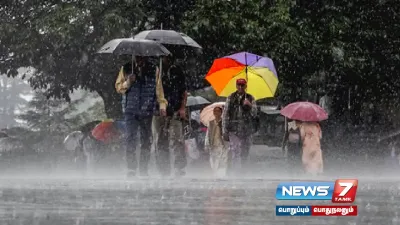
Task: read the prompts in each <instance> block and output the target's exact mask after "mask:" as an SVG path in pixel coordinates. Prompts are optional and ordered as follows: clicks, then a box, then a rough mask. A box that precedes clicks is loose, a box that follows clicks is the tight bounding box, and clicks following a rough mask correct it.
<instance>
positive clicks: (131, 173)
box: [126, 170, 136, 178]
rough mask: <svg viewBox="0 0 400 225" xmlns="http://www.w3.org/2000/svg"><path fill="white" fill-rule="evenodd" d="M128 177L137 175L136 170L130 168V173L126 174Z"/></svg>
mask: <svg viewBox="0 0 400 225" xmlns="http://www.w3.org/2000/svg"><path fill="white" fill-rule="evenodd" d="M126 177H127V178H133V177H136V172H135V171H134V170H129V171H128V173H127V174H126Z"/></svg>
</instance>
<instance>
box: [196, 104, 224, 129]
mask: <svg viewBox="0 0 400 225" xmlns="http://www.w3.org/2000/svg"><path fill="white" fill-rule="evenodd" d="M224 106H225V102H216V103H213V104H211V105H209V106H207V107H205V108H204V109H203V111H201V113H200V121H201V122H202V123H203V124H204V126H206V127H208V124H209V123H210V121H212V120H214V119H215V116H214V108H215V107H221V108H223V107H224Z"/></svg>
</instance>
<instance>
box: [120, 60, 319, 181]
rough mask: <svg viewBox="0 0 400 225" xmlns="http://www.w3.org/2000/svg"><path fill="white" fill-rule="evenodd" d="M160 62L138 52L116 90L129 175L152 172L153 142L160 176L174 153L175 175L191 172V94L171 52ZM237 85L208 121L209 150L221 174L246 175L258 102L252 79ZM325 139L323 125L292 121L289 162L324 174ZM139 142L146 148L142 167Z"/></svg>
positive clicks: (213, 165)
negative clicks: (187, 129)
mask: <svg viewBox="0 0 400 225" xmlns="http://www.w3.org/2000/svg"><path fill="white" fill-rule="evenodd" d="M161 65H162V66H161V69H160V68H159V67H158V66H157V65H156V64H154V63H151V62H150V61H149V60H148V58H146V57H138V56H137V57H136V59H135V62H134V63H128V64H126V65H124V66H123V67H122V68H121V70H120V72H119V74H118V78H117V80H116V83H115V88H116V91H117V92H118V93H119V94H121V95H122V110H123V113H124V119H125V126H126V135H125V138H126V159H127V165H128V174H127V175H128V177H133V176H136V175H137V172H138V174H139V175H140V176H148V163H149V159H150V149H151V145H152V142H153V143H154V146H155V153H156V164H157V167H158V170H159V173H160V175H161V176H170V175H171V162H170V152H174V154H175V157H174V158H175V163H174V175H175V176H184V175H185V174H186V172H185V167H186V164H187V160H186V152H185V140H184V132H183V122H184V121H185V120H187V115H186V102H187V96H188V92H187V89H186V84H185V83H186V81H185V75H184V72H183V70H182V69H181V68H180V67H179V66H177V65H176V64H175V60H174V57H173V56H171V55H170V56H165V57H163V61H162V64H161ZM236 88H237V90H236V91H235V92H234V93H232V94H231V95H230V96H229V97H228V98H227V99H226V102H225V104H224V106H221V107H215V108H214V111H213V113H214V117H215V119H214V120H212V121H211V122H210V123H209V124H208V129H207V134H206V139H205V151H207V152H208V153H209V155H210V165H211V168H212V170H213V172H214V175H215V176H218V177H221V176H225V175H238V174H241V172H242V171H243V167H245V165H246V162H247V159H248V155H249V151H250V147H251V143H252V135H253V134H254V133H255V132H256V130H255V129H256V128H255V127H256V126H257V125H256V124H255V123H256V122H255V121H256V120H255V118H257V106H256V102H255V99H254V97H253V96H252V95H251V94H249V93H247V92H246V88H247V81H246V80H245V79H237V80H236ZM138 134H139V136H140V145H138V138H137V136H138ZM320 139H321V129H320V127H319V125H318V123H306V122H300V121H292V122H290V123H288V127H287V129H286V134H285V138H284V142H283V146H284V147H287V153H288V158H289V159H290V160H291V162H290V164H291V165H295V166H296V167H297V165H299V162H302V165H303V167H304V169H305V171H306V172H310V173H321V172H322V171H323V162H322V152H321V147H320ZM137 146H140V149H141V152H140V160H139V166H138V165H137V160H136V147H137ZM137 168H139V170H138V171H137ZM297 168H298V167H297Z"/></svg>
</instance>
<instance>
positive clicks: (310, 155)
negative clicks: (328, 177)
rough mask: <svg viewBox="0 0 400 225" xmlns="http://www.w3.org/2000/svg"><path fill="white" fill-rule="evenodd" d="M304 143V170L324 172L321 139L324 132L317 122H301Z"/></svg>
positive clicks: (317, 172)
mask: <svg viewBox="0 0 400 225" xmlns="http://www.w3.org/2000/svg"><path fill="white" fill-rule="evenodd" d="M298 126H299V128H300V134H301V141H302V143H303V154H302V162H303V168H304V171H305V172H306V173H308V174H312V175H317V174H321V173H322V172H323V159H322V151H321V143H320V140H321V138H322V132H321V128H320V126H319V124H318V123H317V122H301V123H300V124H299V125H298Z"/></svg>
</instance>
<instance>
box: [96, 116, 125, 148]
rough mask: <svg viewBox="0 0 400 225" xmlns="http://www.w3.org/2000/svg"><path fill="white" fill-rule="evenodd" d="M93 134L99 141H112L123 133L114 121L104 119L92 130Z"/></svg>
mask: <svg viewBox="0 0 400 225" xmlns="http://www.w3.org/2000/svg"><path fill="white" fill-rule="evenodd" d="M92 135H93V137H94V138H96V139H97V140H99V141H102V142H104V143H106V144H107V143H110V142H112V141H115V140H117V139H118V138H119V137H120V135H121V133H120V132H119V131H118V128H117V127H116V126H115V125H114V121H103V122H101V123H100V124H98V125H97V126H96V127H95V128H93V130H92Z"/></svg>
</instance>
